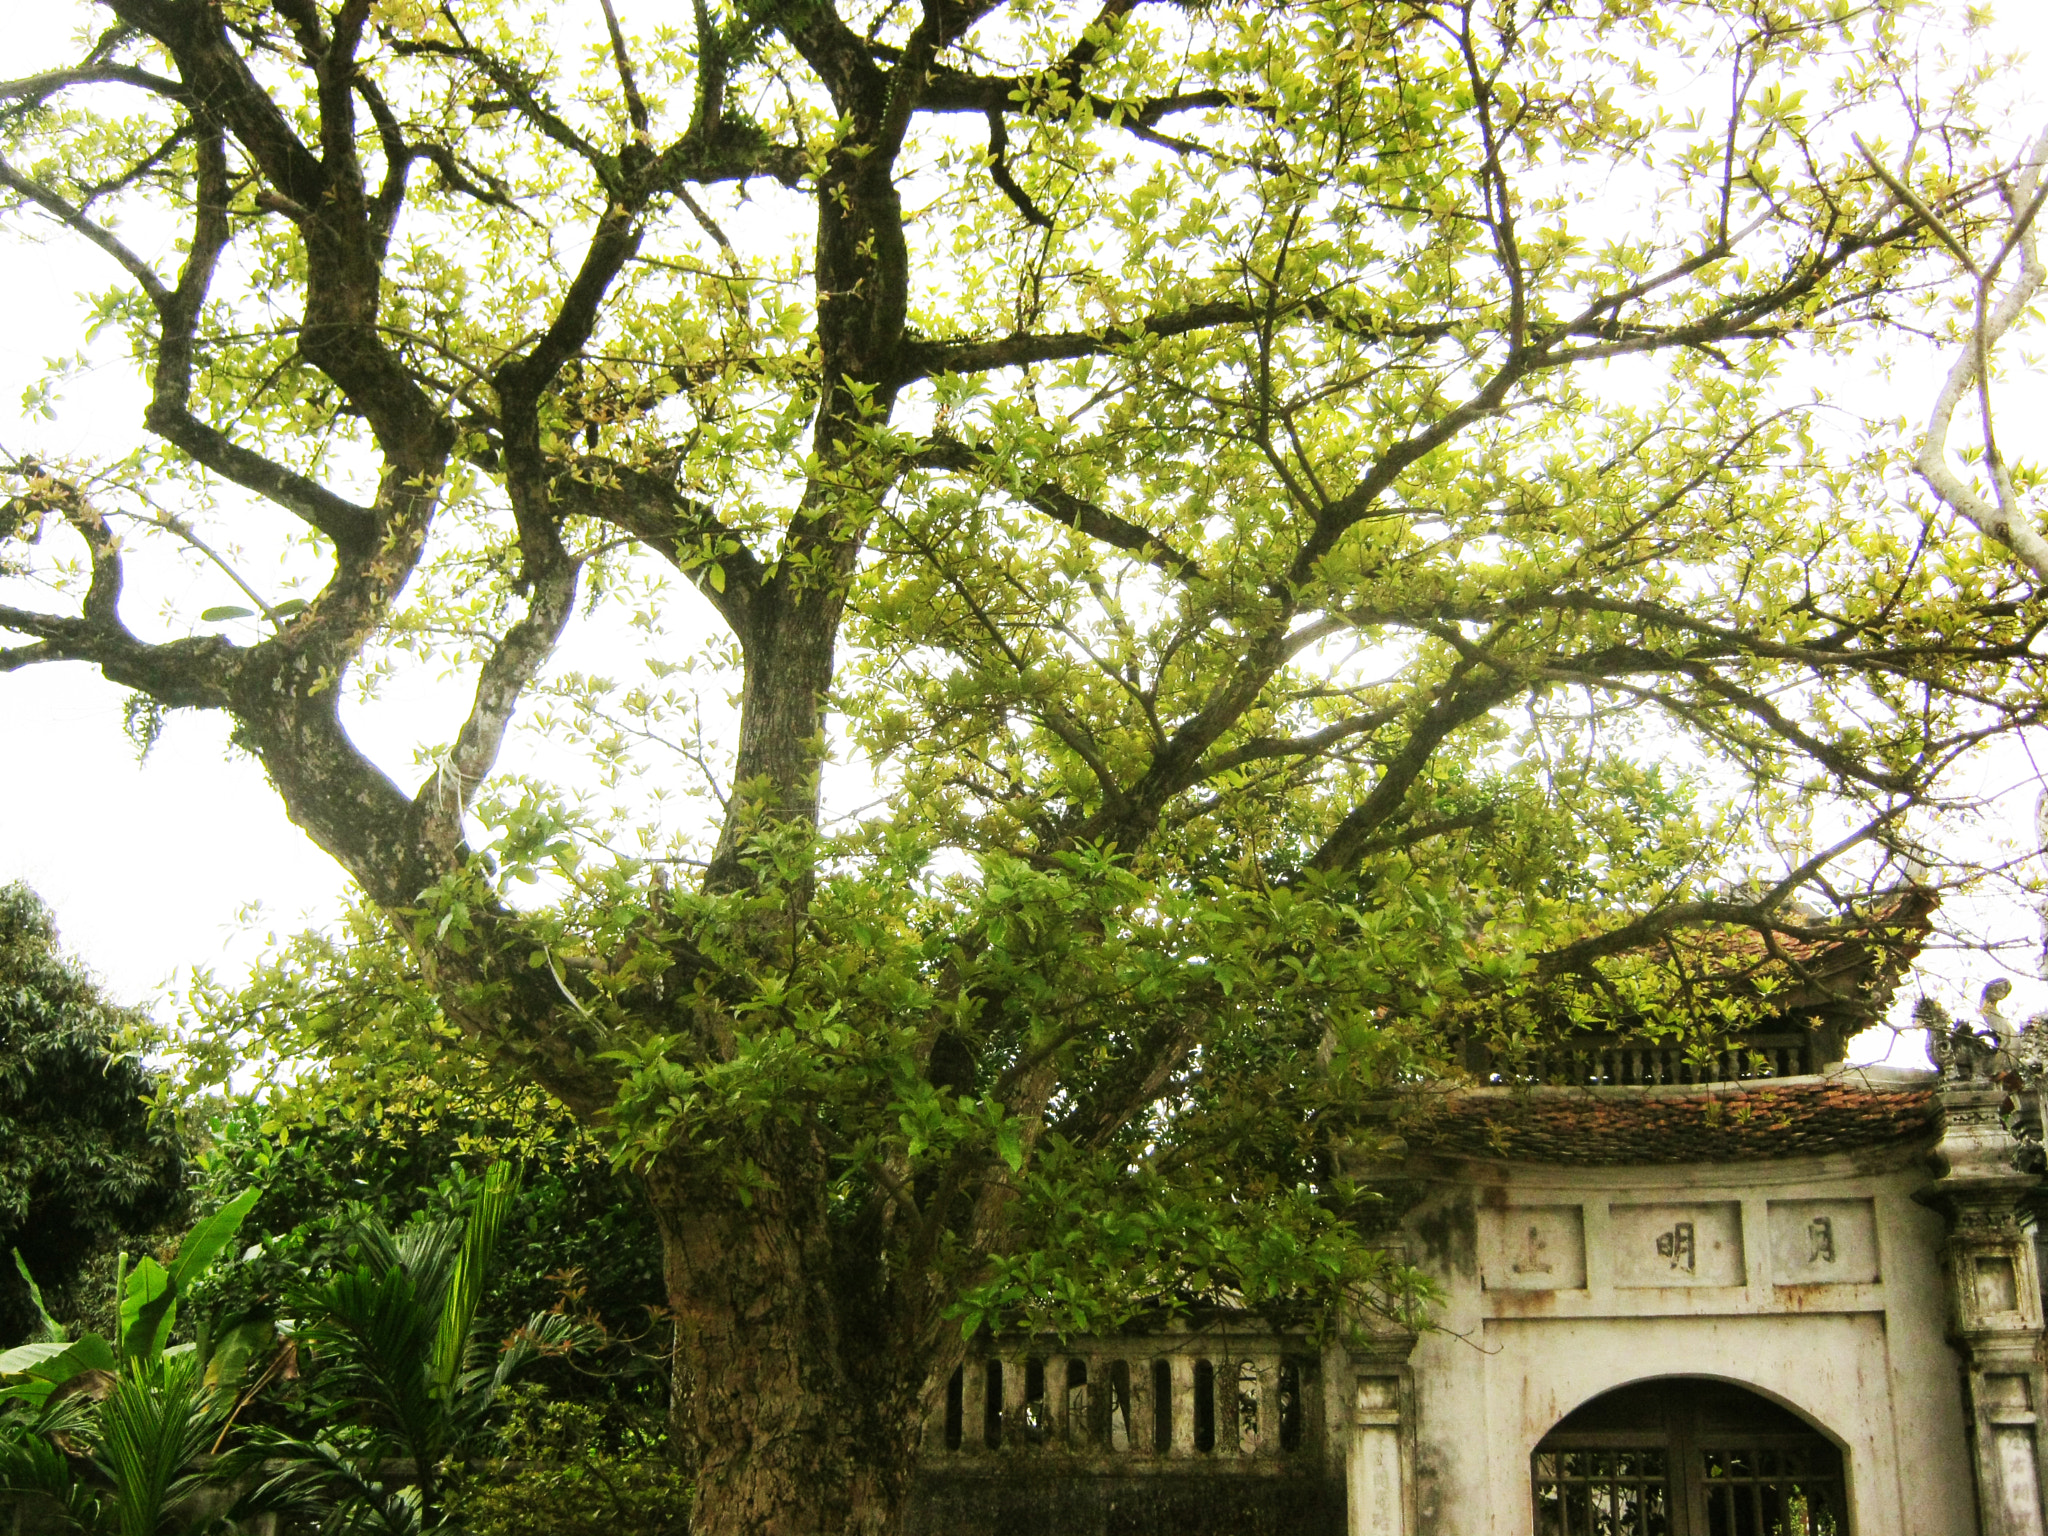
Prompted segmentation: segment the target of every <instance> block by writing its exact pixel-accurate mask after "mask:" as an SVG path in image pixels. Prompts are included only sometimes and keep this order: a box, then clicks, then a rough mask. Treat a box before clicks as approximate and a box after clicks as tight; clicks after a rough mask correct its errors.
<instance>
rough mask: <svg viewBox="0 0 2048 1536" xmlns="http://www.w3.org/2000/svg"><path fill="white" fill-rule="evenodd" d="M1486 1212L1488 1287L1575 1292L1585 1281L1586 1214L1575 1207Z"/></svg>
mask: <svg viewBox="0 0 2048 1536" xmlns="http://www.w3.org/2000/svg"><path fill="white" fill-rule="evenodd" d="M1484 1214H1485V1225H1484V1228H1483V1231H1484V1233H1485V1238H1484V1241H1485V1244H1486V1249H1485V1284H1486V1288H1487V1289H1488V1290H1489V1291H1576V1290H1580V1289H1582V1288H1583V1287H1584V1286H1585V1283H1586V1218H1585V1215H1584V1213H1583V1212H1582V1211H1581V1210H1580V1209H1579V1207H1578V1206H1576V1205H1516V1206H1509V1207H1507V1208H1506V1209H1497V1210H1490V1211H1487V1212H1485V1213H1484Z"/></svg>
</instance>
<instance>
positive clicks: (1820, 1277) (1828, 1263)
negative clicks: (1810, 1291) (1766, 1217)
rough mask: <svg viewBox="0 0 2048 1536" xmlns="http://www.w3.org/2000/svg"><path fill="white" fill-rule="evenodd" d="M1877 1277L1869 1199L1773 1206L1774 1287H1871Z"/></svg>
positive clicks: (1778, 1202) (1874, 1225)
mask: <svg viewBox="0 0 2048 1536" xmlns="http://www.w3.org/2000/svg"><path fill="white" fill-rule="evenodd" d="M1877 1278H1878V1273H1877V1215H1876V1212H1875V1210H1874V1209H1873V1208H1872V1206H1871V1203H1870V1202H1869V1201H1868V1200H1773V1201H1772V1202H1771V1279H1772V1281H1773V1282H1774V1283H1776V1284H1778V1285H1867V1284H1869V1283H1870V1282H1871V1281H1874V1280H1876V1279H1877Z"/></svg>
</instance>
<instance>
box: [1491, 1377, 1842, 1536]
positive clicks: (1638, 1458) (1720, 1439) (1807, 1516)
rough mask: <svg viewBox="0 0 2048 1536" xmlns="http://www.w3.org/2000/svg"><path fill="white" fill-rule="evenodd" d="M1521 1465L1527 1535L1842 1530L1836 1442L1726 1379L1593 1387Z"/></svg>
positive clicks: (1830, 1535)
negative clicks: (1528, 1511)
mask: <svg viewBox="0 0 2048 1536" xmlns="http://www.w3.org/2000/svg"><path fill="white" fill-rule="evenodd" d="M1530 1474H1531V1480H1532V1492H1533V1493H1534V1495H1535V1504H1536V1536H1850V1532H1849V1516H1848V1500H1847V1498H1846V1497H1845V1490H1844V1487H1843V1481H1842V1453H1841V1452H1840V1451H1838V1450H1837V1449H1835V1446H1834V1444H1833V1443H1832V1442H1831V1441H1829V1440H1828V1439H1827V1437H1826V1436H1824V1435H1822V1434H1820V1433H1819V1432H1818V1431H1817V1430H1815V1429H1814V1428H1813V1426H1812V1425H1810V1424H1808V1423H1807V1422H1806V1421H1805V1420H1803V1419H1801V1418H1799V1417H1798V1416H1797V1415H1796V1414H1792V1413H1789V1412H1787V1411H1786V1410H1785V1409H1783V1408H1780V1407H1779V1406H1778V1405H1777V1404H1776V1403H1773V1402H1769V1401H1767V1400H1765V1399H1764V1398H1761V1397H1759V1396H1757V1395H1756V1394H1755V1393H1754V1392H1747V1391H1744V1390H1743V1389H1742V1388H1741V1387H1737V1386H1731V1385H1729V1384H1728V1383H1727V1382H1721V1381H1707V1380H1704V1379H1702V1378H1700V1377H1695V1376H1670V1377H1664V1378H1662V1379H1659V1380H1656V1381H1641V1382H1636V1383H1633V1384H1632V1385H1629V1386H1626V1387H1617V1388H1616V1389H1615V1390H1614V1391H1612V1392H1606V1393H1602V1394H1601V1395H1600V1396H1599V1397H1596V1398H1594V1399H1593V1400H1592V1401H1591V1402H1588V1403H1585V1404H1582V1405H1581V1406H1580V1407H1578V1408H1576V1409H1574V1410H1573V1411H1572V1412H1570V1413H1569V1414H1567V1415H1565V1417H1564V1418H1562V1419H1560V1420H1559V1421H1558V1422H1557V1424H1556V1426H1555V1427H1554V1428H1553V1429H1552V1430H1551V1431H1550V1433H1549V1434H1547V1435H1545V1436H1544V1437H1543V1439H1542V1440H1541V1441H1539V1442H1538V1443H1537V1446H1536V1450H1535V1452H1534V1454H1533V1455H1532V1456H1531V1458H1530Z"/></svg>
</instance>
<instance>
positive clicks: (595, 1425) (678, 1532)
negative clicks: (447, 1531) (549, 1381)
mask: <svg viewBox="0 0 2048 1536" xmlns="http://www.w3.org/2000/svg"><path fill="white" fill-rule="evenodd" d="M504 1401H505V1402H506V1403H507V1405H508V1406H509V1413H508V1415H507V1418H506V1421H505V1424H504V1427H503V1428H502V1429H501V1430H500V1431H499V1438H500V1444H501V1447H502V1449H503V1452H504V1459H503V1460H501V1461H496V1462H478V1463H476V1464H474V1465H473V1466H471V1467H470V1468H469V1470H468V1471H467V1472H465V1473H464V1474H463V1476H462V1478H461V1479H460V1481H459V1482H458V1483H457V1484H455V1485H454V1486H453V1487H451V1488H450V1490H449V1494H448V1512H449V1516H450V1519H451V1521H452V1523H454V1524H456V1525H458V1526H460V1527H461V1528H462V1529H464V1530H465V1531H467V1532H469V1533H470V1536H530V1533H532V1532H534V1531H548V1532H551V1533H554V1536H686V1533H687V1532H688V1530H689V1525H690V1481H689V1478H688V1476H687V1475H686V1474H685V1473H684V1471H683V1470H682V1468H681V1467H680V1466H678V1465H677V1463H676V1462H675V1460H674V1459H673V1457H672V1456H671V1454H670V1449H669V1445H668V1437H667V1434H666V1432H665V1430H664V1429H663V1428H662V1426H661V1421H660V1420H659V1419H658V1418H656V1417H655V1416H654V1415H653V1414H651V1413H648V1412H646V1411H644V1410H629V1409H620V1408H612V1409H607V1408H605V1407H603V1406H602V1405H599V1404H596V1403H590V1402H573V1401H572V1402H564V1401H559V1400H549V1399H546V1398H544V1397H542V1396H541V1395H540V1393H539V1392H538V1391H536V1390H533V1389H513V1390H511V1391H508V1392H507V1393H506V1394H505V1399H504Z"/></svg>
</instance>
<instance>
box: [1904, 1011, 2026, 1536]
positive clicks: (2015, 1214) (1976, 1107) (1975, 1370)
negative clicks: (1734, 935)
mask: <svg viewBox="0 0 2048 1536" xmlns="http://www.w3.org/2000/svg"><path fill="white" fill-rule="evenodd" d="M2004 996H2005V993H2004V991H2003V990H2000V989H1998V988H1997V987H1996V986H1992V987H1987V988H1985V992H1984V1014H1985V1018H1986V1020H1987V1022H1989V1023H1990V1024H1991V1026H1992V1029H1993V1031H1994V1033H1992V1034H1988V1035H1987V1034H1984V1033H1980V1032H1978V1031H1975V1030H1970V1029H1965V1028H1960V1027H1957V1026H1956V1025H1954V1024H1953V1023H1952V1022H1951V1021H1950V1020H1949V1018H1948V1016H1947V1015H1946V1014H1945V1013H1943V1012H1942V1010H1941V1009H1940V1008H1939V1007H1938V1006H1937V1005H1935V1004H1934V1003H1932V1002H1931V1001H1928V1000H1925V999H1923V1000H1922V1002H1921V1004H1920V1006H1919V1008H1918V1009H1916V1010H1915V1017H1916V1018H1917V1019H1918V1020H1919V1021H1920V1023H1921V1024H1922V1025H1923V1026H1924V1027H1925V1028H1926V1030H1927V1035H1928V1047H1929V1050H1930V1052H1931V1054H1932V1055H1933V1056H1934V1059H1935V1062H1936V1064H1937V1065H1938V1066H1939V1067H1940V1069H1941V1078H1942V1084H1941V1139H1940V1141H1939V1142H1937V1143H1936V1144H1935V1148H1934V1155H1933V1162H1934V1166H1935V1169H1936V1171H1937V1173H1938V1174H1939V1177H1938V1178H1936V1179H1935V1180H1934V1182H1933V1183H1931V1184H1929V1185H1928V1186H1927V1187H1926V1188H1925V1189H1924V1190H1922V1191H1921V1192H1920V1198H1921V1199H1922V1200H1924V1201H1926V1202H1927V1203H1928V1204H1930V1205H1932V1206H1934V1207H1936V1208H1937V1209H1939V1210H1940V1211H1941V1212H1942V1213H1943V1214H1944V1215H1945V1216H1946V1217H1947V1218H1948V1224H1949V1237H1948V1241H1947V1243H1946V1244H1945V1245H1944V1247H1943V1252H1942V1259H1943V1266H1944V1269H1945V1271H1946V1274H1947V1281H1948V1290H1949V1303H1950V1319H1951V1322H1950V1326H1951V1329H1952V1331H1953V1334H1954V1337H1955V1341H1956V1343H1957V1344H1958V1345H1959V1346H1960V1347H1961V1348H1962V1350H1963V1353H1964V1355H1965V1357H1966V1359H1967V1361H1968V1381H1969V1388H1970V1410H1971V1415H1972V1418H1973V1419H1974V1421H1975V1423H1974V1429H1975V1433H1974V1435H1973V1437H1972V1439H1973V1442H1974V1446H1975V1452H1976V1469H1975V1470H1976V1475H1977V1495H1978V1518H1979V1520H1980V1522H1981V1524H1982V1529H1983V1531H1984V1536H2042V1532H2043V1519H2042V1514H2043V1509H2042V1499H2041V1464H2042V1453H2043V1446H2042V1442H2041V1429H2042V1427H2041V1424H2040V1422H2039V1415H2038V1410H2037V1405H2038V1404H2039V1403H2040V1402H2041V1401H2042V1397H2043V1393H2044V1391H2048V1371H2044V1367H2043V1364H2042V1350H2043V1318H2042V1301H2041V1276H2040V1268H2039V1260H2038V1259H2037V1257H2036V1254H2035V1249H2034V1242H2033V1235H2032V1232H2031V1231H2030V1229H2029V1225H2028V1219H2027V1217H2028V1205H2029V1202H2030V1201H2031V1199H2032V1197H2033V1195H2034V1192H2035V1190H2036V1189H2037V1188H2038V1186H2039V1185H2040V1183H2041V1176H2040V1169H2041V1167H2042V1158H2041V1147H2040V1129H2039V1128H2040V1113H2039V1108H2038V1104H2039V1096H2040V1091H2041V1087H2042V1084H2043V1081H2044V1077H2048V1021H2044V1020H2043V1019H2039V1018H2036V1019H2030V1020H2029V1021H2028V1022H2027V1023H2026V1024H2025V1025H2024V1026H2023V1027H2021V1028H2020V1029H2019V1030H2017V1031H2014V1030H2012V1029H2011V1028H2010V1026H2009V1025H2007V1024H2006V1023H2005V1020H2004V1016H2003V1015H2002V1014H2000V1013H1999V1012H1998V1004H1999V1003H2000V1002H2002V1001H2003V1000H2004ZM2001 1036H2002V1037H2003V1038H2001Z"/></svg>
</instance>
